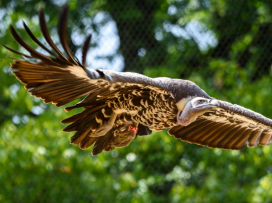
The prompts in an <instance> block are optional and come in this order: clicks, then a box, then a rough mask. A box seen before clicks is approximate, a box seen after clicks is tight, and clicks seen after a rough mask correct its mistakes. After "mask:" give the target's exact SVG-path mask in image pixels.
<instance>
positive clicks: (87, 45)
mask: <svg viewBox="0 0 272 203" xmlns="http://www.w3.org/2000/svg"><path fill="white" fill-rule="evenodd" d="M91 38H92V35H89V36H88V37H87V38H86V39H85V42H84V44H83V47H82V65H83V67H86V57H87V53H88V49H89V44H90V41H91Z"/></svg>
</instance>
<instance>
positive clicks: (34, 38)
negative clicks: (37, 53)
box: [23, 22, 58, 57]
mask: <svg viewBox="0 0 272 203" xmlns="http://www.w3.org/2000/svg"><path fill="white" fill-rule="evenodd" d="M23 25H24V28H25V30H26V32H27V34H28V35H29V36H30V37H31V39H32V40H33V41H34V42H36V43H37V44H38V45H39V46H40V47H41V48H43V49H44V50H45V51H47V52H48V53H49V54H51V55H53V56H55V57H58V56H57V55H56V54H55V53H54V52H52V51H50V50H49V49H48V48H47V47H46V46H44V45H43V44H42V43H41V42H40V41H39V40H38V39H37V38H36V37H35V36H34V34H33V33H32V32H31V31H30V29H29V28H28V26H27V25H26V24H25V22H23Z"/></svg>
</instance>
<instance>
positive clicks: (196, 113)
mask: <svg viewBox="0 0 272 203" xmlns="http://www.w3.org/2000/svg"><path fill="white" fill-rule="evenodd" d="M68 10H69V8H68V5H65V6H64V7H63V9H62V11H61V14H60V18H59V22H58V35H59V40H60V43H61V45H62V48H63V50H64V52H65V53H62V52H61V51H60V50H59V49H58V48H57V46H56V45H55V44H54V42H53V41H52V39H51V37H50V34H49V31H48V29H47V26H46V21H45V17H44V10H43V9H41V11H40V13H39V22H40V28H41V31H42V34H43V36H44V38H45V40H46V42H47V43H48V45H49V46H50V48H51V49H49V48H48V47H46V46H45V45H44V44H43V43H41V42H40V41H39V40H38V39H37V38H36V37H35V36H34V34H33V33H32V32H31V31H30V29H29V28H28V26H27V25H26V24H25V23H23V25H24V28H25V31H26V32H27V33H28V35H29V36H30V38H31V39H32V40H33V41H34V42H35V43H37V45H39V46H40V48H42V49H43V50H45V51H46V52H47V53H48V55H44V54H41V53H39V52H38V51H36V50H35V49H33V48H32V47H30V46H29V45H28V44H27V43H26V42H25V41H24V40H23V39H22V38H21V37H20V36H19V35H18V33H17V32H16V31H15V29H14V27H13V26H10V30H11V34H12V35H13V37H14V39H15V40H16V41H17V42H18V43H19V44H20V45H21V46H22V47H23V48H25V49H26V50H27V51H28V52H29V54H30V55H26V54H23V53H20V52H18V51H16V50H14V49H11V48H9V47H7V46H6V45H3V46H4V47H5V48H6V49H8V50H10V51H12V52H14V53H16V54H19V55H22V56H24V57H25V59H24V60H22V59H15V60H14V62H13V63H12V64H11V71H12V73H13V74H14V75H15V76H16V77H17V78H18V80H20V81H21V83H23V84H25V88H26V89H28V91H29V93H30V94H31V95H33V96H35V97H38V98H41V99H43V100H44V102H45V103H50V102H51V103H53V104H55V105H56V106H57V107H59V106H62V105H64V104H67V103H69V102H71V101H73V100H75V99H77V98H79V97H82V96H86V97H85V98H84V99H83V100H82V101H80V102H79V103H77V104H75V105H73V106H70V107H67V108H65V110H66V111H70V110H72V109H75V108H80V107H83V108H85V109H84V111H82V112H81V113H78V114H75V115H73V116H72V117H69V118H66V119H64V120H63V121H62V123H63V124H67V123H70V125H68V126H67V127H66V128H65V129H64V131H65V132H71V131H76V133H75V134H74V136H72V137H71V143H73V144H76V145H79V147H80V148H81V149H86V148H88V147H90V146H92V145H94V146H93V148H92V154H93V155H97V154H99V153H101V152H102V151H111V150H113V149H114V148H121V147H126V146H128V145H129V144H130V142H131V141H132V140H134V139H135V138H137V136H143V135H150V134H151V133H152V130H156V131H161V130H164V129H168V128H170V130H169V131H168V133H169V134H170V135H172V136H174V137H175V138H176V139H181V140H183V141H186V142H190V143H195V144H199V145H202V146H207V147H210V148H223V149H231V150H239V149H242V148H243V147H245V146H248V147H254V146H257V145H269V144H271V142H272V141H271V140H272V139H271V135H272V129H271V127H272V120H270V119H269V118H266V117H264V116H262V115H261V114H258V113H256V112H253V111H251V110H249V109H246V108H244V107H241V106H239V105H233V104H230V103H228V102H224V101H220V100H217V99H214V98H212V97H210V96H209V95H208V94H207V93H206V92H205V91H204V90H202V89H201V88H200V87H199V86H197V85H196V84H195V83H193V82H191V81H188V80H182V79H170V78H166V77H160V78H149V77H147V76H144V75H141V74H138V73H131V72H115V71H110V70H100V69H97V70H93V69H88V68H87V67H86V55H87V51H88V46H89V43H90V40H91V35H89V36H88V37H87V38H86V40H85V42H84V44H83V47H82V60H81V62H80V61H79V60H78V59H77V58H75V57H73V55H72V54H71V52H70V51H69V47H68V43H67V41H66V38H67V37H66V27H67V18H68ZM28 59H36V60H37V61H36V62H33V60H31V61H29V60H28Z"/></svg>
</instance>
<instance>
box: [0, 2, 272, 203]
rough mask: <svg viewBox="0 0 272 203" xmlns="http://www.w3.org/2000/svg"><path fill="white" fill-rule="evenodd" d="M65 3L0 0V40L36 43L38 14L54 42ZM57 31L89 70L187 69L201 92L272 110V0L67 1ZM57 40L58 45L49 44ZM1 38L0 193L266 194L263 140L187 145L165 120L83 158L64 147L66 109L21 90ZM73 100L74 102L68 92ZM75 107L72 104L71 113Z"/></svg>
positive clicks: (105, 197)
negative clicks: (226, 146) (241, 145)
mask: <svg viewBox="0 0 272 203" xmlns="http://www.w3.org/2000/svg"><path fill="white" fill-rule="evenodd" d="M64 3H65V2H63V1H51V0H48V1H45V0H44V1H23V0H19V1H7V0H2V1H1V2H0V42H1V43H2V44H5V45H7V46H9V47H12V48H13V49H16V50H18V51H20V52H23V53H27V51H26V50H24V49H23V48H21V47H19V46H18V44H17V43H16V42H15V40H14V39H13V38H12V37H11V33H10V31H9V29H8V27H9V24H12V25H14V27H15V29H16V30H17V31H18V33H19V34H20V36H21V37H22V39H24V40H25V41H26V42H27V43H28V44H29V45H30V46H32V47H34V48H36V49H37V50H38V51H42V50H41V49H40V48H38V47H37V45H36V44H35V43H34V42H32V41H31V39H30V38H29V36H28V35H27V34H26V32H25V31H24V30H23V22H22V21H24V22H25V23H26V24H27V25H28V27H29V28H30V29H31V31H32V32H33V33H34V35H35V36H36V37H38V39H39V40H41V41H42V42H43V43H44V44H46V43H45V40H44V39H43V38H42V34H41V31H40V28H39V25H38V21H39V20H38V12H39V10H40V8H41V7H44V9H45V14H46V20H47V22H48V28H49V30H50V33H51V35H52V39H53V41H54V42H55V43H56V44H57V45H58V46H59V45H60V43H59V39H58V37H57V29H56V25H57V21H58V16H59V13H60V9H61V6H62V5H63V4H64ZM68 3H69V6H70V11H69V17H68V18H69V20H68V29H67V32H68V34H67V36H70V37H69V40H68V41H69V46H70V49H71V50H72V52H73V53H74V54H75V56H76V57H78V58H79V59H80V58H81V46H82V43H83V41H84V38H85V36H87V34H91V33H92V43H91V47H90V51H89V53H88V56H87V65H88V67H89V68H95V69H96V68H100V69H111V70H115V71H130V72H138V73H142V74H145V75H147V76H150V77H170V78H181V79H187V80H191V81H193V82H195V83H196V84H198V85H199V86H200V87H201V88H202V89H203V90H205V91H206V92H207V93H208V94H209V95H210V96H212V97H215V98H218V99H221V100H226V101H229V102H231V103H237V104H239V105H242V106H244V107H246V108H249V109H252V110H254V111H256V112H258V113H261V114H263V115H265V116H267V117H270V118H272V105H271V101H272V82H271V81H272V75H271V64H272V46H271V44H272V15H271V13H272V2H271V1H266V0H247V1H245V0H239V1H238V0H156V1H153V0H128V1H124V0H92V1H70V2H68ZM59 47H60V46H59ZM7 56H8V57H12V58H18V57H19V56H18V55H15V54H12V53H11V52H9V51H8V50H6V49H4V48H3V47H2V48H0V67H1V69H0V84H1V85H0V93H1V94H0V112H1V113H0V202H33V203H34V202H133V203H136V202H137V203H138V202H185V203H186V202H188V203H191V202H220V203H224V202H237V203H238V202H239V203H241V202H249V203H253V202H254V203H255V202H272V192H271V191H272V190H271V188H272V174H271V173H272V156H271V154H272V148H271V147H270V146H259V147H255V148H245V149H243V150H241V151H230V150H223V149H209V148H206V147H202V146H199V145H195V144H190V143H185V142H182V141H180V140H176V139H174V137H172V136H169V135H168V134H167V130H165V131H161V132H155V131H154V132H153V133H152V135H150V136H143V137H137V139H135V140H134V141H132V143H131V144H130V145H129V146H128V147H126V148H122V149H115V150H113V151H111V152H103V153H101V154H99V155H98V156H91V149H87V150H84V151H83V150H81V149H79V148H78V146H75V145H71V144H70V143H69V138H70V137H71V136H72V135H73V133H64V132H62V129H63V128H64V127H65V126H64V125H62V124H60V121H61V120H63V119H64V118H67V117H69V116H72V115H73V114H75V113H76V111H72V112H68V113H67V112H65V111H64V110H63V107H60V108H57V107H55V106H54V105H52V104H44V103H43V101H42V100H40V99H37V98H33V97H31V96H30V95H29V94H28V93H27V91H26V90H25V89H24V87H23V85H22V84H21V83H20V82H19V81H18V80H17V79H16V78H15V77H14V75H13V74H12V73H11V71H10V67H9V64H10V63H12V58H7ZM78 101H79V100H77V101H75V102H74V103H76V102H78ZM78 112H79V111H78Z"/></svg>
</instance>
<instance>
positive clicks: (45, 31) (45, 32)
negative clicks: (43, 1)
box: [39, 8, 72, 65]
mask: <svg viewBox="0 0 272 203" xmlns="http://www.w3.org/2000/svg"><path fill="white" fill-rule="evenodd" d="M39 21H40V28H41V31H42V33H43V36H44V38H45V40H46V41H47V43H48V44H49V45H50V47H51V48H52V49H53V50H54V51H55V52H56V53H57V54H58V58H59V59H60V60H61V61H62V62H64V64H70V65H72V64H71V63H70V62H69V61H68V59H67V58H66V57H65V56H64V55H63V54H62V53H61V52H60V50H59V49H58V48H57V47H56V45H55V44H54V42H53V41H52V39H51V37H50V34H49V32H48V29H47V25H46V21H45V17H44V10H43V8H42V9H41V10H40V13H39Z"/></svg>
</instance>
